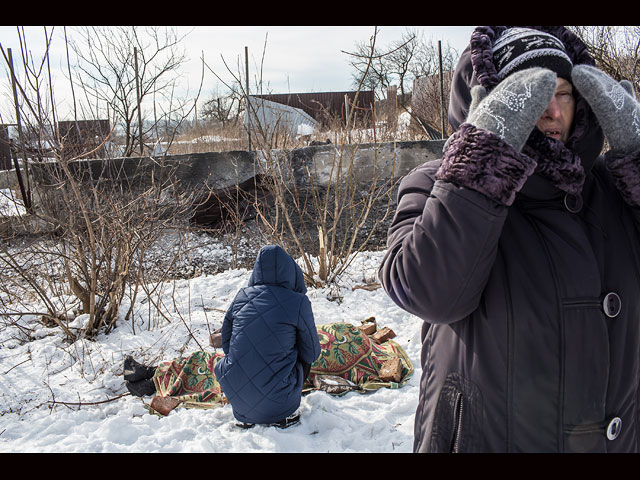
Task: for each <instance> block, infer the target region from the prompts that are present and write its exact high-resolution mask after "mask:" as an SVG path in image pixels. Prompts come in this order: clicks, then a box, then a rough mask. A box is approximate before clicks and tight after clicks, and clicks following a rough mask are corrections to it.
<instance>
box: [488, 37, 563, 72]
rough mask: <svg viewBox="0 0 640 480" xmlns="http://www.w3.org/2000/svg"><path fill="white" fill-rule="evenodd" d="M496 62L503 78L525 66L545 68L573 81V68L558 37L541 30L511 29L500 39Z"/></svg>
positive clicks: (497, 45) (496, 42)
mask: <svg viewBox="0 0 640 480" xmlns="http://www.w3.org/2000/svg"><path fill="white" fill-rule="evenodd" d="M493 61H494V63H495V66H496V70H497V72H498V76H499V77H500V79H503V78H505V77H506V76H508V75H511V74H512V73H513V72H516V71H518V70H524V69H525V68H532V67H544V68H548V69H549V70H553V71H554V72H556V74H557V75H558V76H559V77H562V78H565V79H567V80H570V79H571V69H572V68H573V64H572V63H571V60H570V59H569V56H568V55H567V52H566V51H565V49H564V46H563V44H562V42H561V41H560V40H559V39H558V38H556V37H554V36H553V35H550V34H548V33H545V32H542V31H539V30H533V29H530V28H520V27H513V28H509V29H507V30H505V31H504V32H503V33H502V35H501V36H500V37H499V38H498V39H496V41H495V43H494V45H493Z"/></svg>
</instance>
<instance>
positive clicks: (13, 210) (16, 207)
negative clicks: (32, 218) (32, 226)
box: [0, 188, 25, 217]
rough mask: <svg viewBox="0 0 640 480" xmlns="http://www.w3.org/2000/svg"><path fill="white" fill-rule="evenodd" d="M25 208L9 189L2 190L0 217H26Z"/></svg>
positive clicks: (0, 194) (0, 193)
mask: <svg viewBox="0 0 640 480" xmlns="http://www.w3.org/2000/svg"><path fill="white" fill-rule="evenodd" d="M24 214H25V208H24V205H23V204H22V200H21V198H20V196H19V193H18V196H16V193H15V192H14V191H13V190H11V189H9V188H0V217H9V216H16V215H24Z"/></svg>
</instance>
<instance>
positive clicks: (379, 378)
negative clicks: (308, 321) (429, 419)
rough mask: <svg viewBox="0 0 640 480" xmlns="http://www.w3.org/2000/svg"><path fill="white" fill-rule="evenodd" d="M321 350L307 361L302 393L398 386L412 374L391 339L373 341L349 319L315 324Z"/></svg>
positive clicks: (406, 361)
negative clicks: (346, 321) (307, 371)
mask: <svg viewBox="0 0 640 480" xmlns="http://www.w3.org/2000/svg"><path fill="white" fill-rule="evenodd" d="M317 330H318V338H319V340H320V346H321V349H322V351H321V353H320V356H319V357H318V359H317V360H316V361H315V362H313V363H312V364H311V369H310V371H309V375H308V376H307V379H306V380H305V383H304V385H303V388H302V392H303V393H309V392H311V391H314V390H323V391H326V392H327V393H331V394H334V395H342V394H345V393H347V392H349V391H353V390H355V391H359V392H362V393H366V392H369V391H373V390H378V389H380V388H400V387H402V386H403V385H404V384H405V383H406V382H407V381H408V380H409V378H410V377H411V375H412V374H413V371H414V369H413V364H412V363H411V360H409V357H408V356H407V354H406V352H405V351H404V350H403V348H402V347H401V346H400V345H398V344H397V343H396V342H395V341H393V340H390V339H388V340H385V341H384V342H381V343H377V342H376V341H374V340H372V337H370V336H369V335H367V334H366V333H365V332H364V331H363V330H362V329H361V328H358V327H356V326H355V325H352V324H349V323H331V324H327V325H318V326H317Z"/></svg>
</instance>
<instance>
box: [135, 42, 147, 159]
mask: <svg viewBox="0 0 640 480" xmlns="http://www.w3.org/2000/svg"><path fill="white" fill-rule="evenodd" d="M133 57H134V61H135V70H136V96H137V97H138V131H139V135H140V155H144V142H143V141H142V112H141V111H140V81H139V79H138V48H137V47H133Z"/></svg>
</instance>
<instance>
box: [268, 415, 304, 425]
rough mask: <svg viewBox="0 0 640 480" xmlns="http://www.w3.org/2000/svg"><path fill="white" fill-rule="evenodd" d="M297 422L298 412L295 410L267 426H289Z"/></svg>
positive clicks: (298, 418) (298, 419)
mask: <svg viewBox="0 0 640 480" xmlns="http://www.w3.org/2000/svg"><path fill="white" fill-rule="evenodd" d="M298 423H300V413H298V412H296V413H294V414H292V415H290V416H288V417H287V418H285V419H283V420H280V421H279V422H274V423H271V424H269V426H270V427H277V428H289V427H291V426H293V425H297V424H298Z"/></svg>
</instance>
